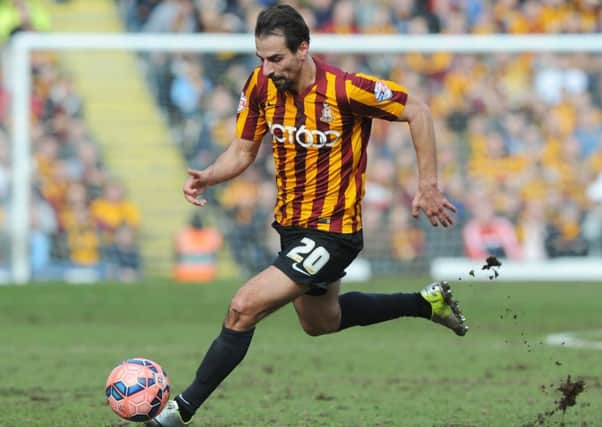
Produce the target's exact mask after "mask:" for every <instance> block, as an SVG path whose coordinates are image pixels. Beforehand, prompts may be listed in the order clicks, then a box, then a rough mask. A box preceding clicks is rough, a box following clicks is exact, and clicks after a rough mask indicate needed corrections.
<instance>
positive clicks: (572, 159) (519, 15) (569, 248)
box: [117, 0, 602, 269]
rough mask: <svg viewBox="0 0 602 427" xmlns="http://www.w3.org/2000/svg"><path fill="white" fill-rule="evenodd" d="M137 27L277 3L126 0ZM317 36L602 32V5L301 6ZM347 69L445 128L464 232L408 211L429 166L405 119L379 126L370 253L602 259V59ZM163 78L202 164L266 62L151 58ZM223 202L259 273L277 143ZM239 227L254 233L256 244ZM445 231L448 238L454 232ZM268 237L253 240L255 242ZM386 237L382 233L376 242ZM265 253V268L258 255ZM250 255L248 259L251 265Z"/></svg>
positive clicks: (398, 61) (411, 258)
mask: <svg viewBox="0 0 602 427" xmlns="http://www.w3.org/2000/svg"><path fill="white" fill-rule="evenodd" d="M117 2H118V4H119V6H120V9H121V11H122V16H123V18H124V22H125V23H126V26H127V28H128V29H129V31H132V32H149V33H156V32H169V33H194V32H228V33H232V32H252V31H253V29H254V23H255V19H256V16H257V14H258V13H259V11H260V10H261V9H262V8H263V7H265V6H268V5H270V4H273V3H274V2H273V1H270V0H257V1H251V0H202V1H200V0H162V1H157V0H155V1H153V0H117ZM289 3H291V4H293V5H295V6H297V7H298V9H299V10H300V11H301V13H302V15H303V16H304V18H305V20H306V22H307V23H308V25H309V26H310V29H311V31H312V33H313V34H316V33H336V34H350V33H353V34H374V33H380V34H407V35H412V34H427V33H437V34H494V33H502V34H540V33H551V34H555V33H599V32H600V31H601V30H602V8H601V6H600V3H599V2H598V1H594V0H574V1H561V0H501V1H488V0H465V1H460V0H430V1H419V0H391V1H378V0H372V1H354V0H338V1H337V0H303V1H302V0H299V1H292V2H289ZM322 58H323V59H324V60H326V61H329V62H333V63H336V64H338V65H340V66H341V67H343V68H344V69H345V70H347V71H356V72H367V73H372V74H375V75H377V76H380V77H383V78H388V79H391V80H394V81H396V82H399V83H401V84H403V85H404V86H405V87H407V88H408V90H409V91H410V92H411V93H413V94H416V95H417V96H419V97H421V98H423V99H425V100H426V101H427V102H428V104H429V105H430V107H431V109H432V112H433V114H434V117H435V121H436V128H437V129H436V131H437V138H438V146H439V164H440V170H441V182H442V185H443V186H444V189H445V191H446V192H447V194H448V196H449V197H450V198H451V199H452V200H453V202H454V203H455V204H456V205H457V206H458V220H459V227H456V228H455V230H454V231H451V232H446V233H438V232H434V231H433V230H431V229H430V227H428V226H426V224H425V223H423V222H420V221H419V222H416V221H415V220H413V219H412V218H411V216H410V215H409V211H410V208H409V207H410V203H411V199H412V197H413V194H414V190H415V188H416V166H415V158H414V154H413V148H412V144H411V141H410V139H409V132H408V131H407V129H406V128H405V125H403V124H396V123H395V124H390V123H386V122H382V121H374V123H373V132H372V139H371V141H370V145H369V165H368V172H367V192H366V198H365V203H364V221H365V224H364V227H365V231H366V234H368V235H370V237H371V238H370V239H367V242H366V244H367V247H366V250H365V251H364V254H365V256H366V257H367V258H369V259H371V260H372V261H373V263H374V265H376V266H377V268H378V266H379V265H380V266H381V267H382V268H383V269H390V268H391V266H395V265H398V266H399V265H402V266H404V265H405V266H412V265H422V266H423V265H424V261H425V260H426V259H428V258H429V257H431V256H434V255H447V256H450V255H463V254H466V255H468V256H469V257H472V258H475V259H483V258H484V257H485V255H486V254H494V255H496V256H502V257H508V258H513V259H528V260H536V259H545V258H552V257H558V256H586V255H597V256H600V255H602V56H600V55H595V54H579V53H575V54H568V55H560V54H543V53H532V54H531V53H528V54H487V55H485V54H484V55H458V54H450V53H445V52H441V53H435V54H420V53H411V54H405V55H356V56H348V55H326V56H324V55H322ZM145 64H146V67H145V68H146V70H147V76H148V78H149V82H150V84H151V86H152V88H153V91H154V93H155V95H156V99H157V102H158V103H159V104H160V105H161V107H162V108H163V111H165V113H166V116H167V117H168V120H169V122H170V124H171V127H172V129H173V131H174V135H175V136H176V138H177V141H178V143H179V146H180V147H181V150H182V154H183V155H184V156H185V157H186V159H187V161H188V163H189V164H190V166H192V167H197V168H201V167H204V166H206V165H207V164H208V163H209V162H211V161H212V160H213V159H214V158H215V156H216V155H217V154H219V153H220V152H221V151H222V150H223V149H224V147H225V146H227V144H228V143H229V142H230V138H231V136H232V134H233V129H234V122H235V110H236V108H235V107H236V101H237V99H238V96H239V93H240V90H241V87H242V84H243V83H244V81H245V79H246V77H247V76H248V74H249V72H250V71H251V69H252V68H253V67H255V66H257V65H258V64H257V60H256V59H255V58H251V57H250V56H247V55H234V54H230V53H227V52H225V53H223V54H220V55H208V54H204V55H197V54H169V55H163V54H161V55H149V56H146V57H145ZM264 145H265V147H264V149H262V150H261V152H260V155H259V158H258V160H257V161H256V165H255V167H254V168H253V169H252V170H250V171H248V172H247V173H245V175H243V177H242V178H241V179H238V180H236V181H234V182H232V183H230V184H227V185H225V186H222V188H221V190H220V191H219V193H216V194H215V195H214V197H215V199H216V201H217V202H218V203H219V204H220V206H221V207H223V209H224V210H225V211H226V212H227V213H228V214H229V216H228V218H230V220H231V221H232V222H233V223H235V224H236V225H237V229H236V230H237V231H236V232H234V233H231V234H232V235H231V236H229V240H230V241H231V242H236V241H237V239H238V240H240V241H239V242H238V243H237V244H234V245H233V247H234V248H237V249H238V250H239V252H241V253H240V254H239V255H238V256H237V258H239V260H240V262H241V263H243V264H244V263H245V262H246V263H247V265H249V268H250V269H253V268H254V265H256V263H257V262H259V261H260V260H262V259H264V258H267V257H269V256H270V251H271V250H272V249H273V245H272V244H271V242H266V243H265V245H263V246H262V245H261V244H260V246H261V247H260V248H259V250H256V251H255V252H251V251H247V250H245V247H246V245H248V244H249V242H252V243H251V244H252V245H253V246H254V247H255V245H256V244H257V242H263V241H265V238H264V236H265V235H266V232H265V230H266V227H267V225H266V224H267V223H268V222H269V221H268V220H269V218H270V217H271V213H270V211H271V208H272V206H271V204H272V200H273V199H272V198H271V197H268V196H266V194H273V184H272V169H273V167H272V164H271V157H270V146H269V144H264ZM241 230H244V233H247V234H243V233H242V232H241ZM442 234H445V236H442ZM249 235H251V236H254V237H252V238H249V237H248V236H249ZM377 236H379V237H377ZM249 253H256V254H257V257H258V258H259V259H249V257H248V254H249ZM245 254H246V260H245Z"/></svg>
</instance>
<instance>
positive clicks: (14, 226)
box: [10, 32, 602, 283]
mask: <svg viewBox="0 0 602 427" xmlns="http://www.w3.org/2000/svg"><path fill="white" fill-rule="evenodd" d="M38 50H56V51H67V50H69V51H77V50H80V51H94V50H123V51H132V52H153V51H154V52H157V51H162V52H196V53H199V54H201V53H219V52H228V53H246V54H253V53H254V52H255V46H254V38H253V35H252V34H208V33H203V34H194V35H158V34H113V33H111V34H96V33H85V34H77V33H68V34H65V33H63V34H62V33H54V34H44V33H26V32H24V33H19V34H17V35H15V37H14V38H13V39H12V42H11V44H10V64H11V65H10V79H11V81H12V85H11V88H12V89H13V96H12V101H11V104H12V105H11V107H12V135H11V139H12V147H13V149H12V168H13V172H12V173H13V181H12V201H11V212H10V217H11V229H10V238H11V242H10V247H11V252H12V256H11V264H12V265H11V269H10V270H11V271H10V276H11V281H12V282H14V283H26V282H27V281H28V280H29V279H30V274H31V273H30V267H29V263H28V244H27V242H28V226H29V225H28V223H29V221H28V218H29V197H30V186H31V173H32V158H31V147H30V128H29V126H30V94H31V89H32V88H31V76H30V59H31V53H32V52H34V51H38ZM311 50H312V51H313V52H316V53H333V54H404V53H409V52H421V53H433V52H450V53H463V54H479V53H522V52H535V53H538V52H550V53H575V52H588V53H600V52H601V51H602V35H601V34H570V35H568V34H562V35H560V34H556V35H523V36H518V35H412V36H408V35H323V34H316V35H313V36H312V40H311Z"/></svg>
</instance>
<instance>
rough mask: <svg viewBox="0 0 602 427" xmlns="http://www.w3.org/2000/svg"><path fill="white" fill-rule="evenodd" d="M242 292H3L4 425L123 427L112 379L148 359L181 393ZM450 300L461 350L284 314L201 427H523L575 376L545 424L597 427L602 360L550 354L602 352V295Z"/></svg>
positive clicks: (528, 290)
mask: <svg viewBox="0 0 602 427" xmlns="http://www.w3.org/2000/svg"><path fill="white" fill-rule="evenodd" d="M422 282H423V281H420V280H415V281H412V280H407V281H404V282H403V283H401V284H400V283H396V282H394V281H378V282H375V283H372V284H369V285H368V284H363V285H355V284H353V285H352V284H348V285H346V288H347V289H360V290H361V289H363V290H369V291H373V292H388V291H393V290H397V289H401V290H414V289H418V288H419V287H421V286H422ZM236 286H237V285H236V284H235V283H227V282H221V283H216V284H212V285H206V286H187V285H176V284H172V283H168V282H156V283H144V284H136V285H115V284H103V285H97V286H73V285H71V286H69V285H60V284H55V285H37V286H23V287H0V363H1V369H2V371H1V372H2V374H0V396H2V399H3V402H2V403H3V404H2V408H3V409H2V411H0V426H2V427H5V426H6V427H21V426H43V427H49V426H52V427H55V426H65V427H69V426H78V427H80V426H82V427H83V426H85V427H88V426H90V427H98V426H113V427H115V426H125V425H129V424H127V423H125V422H123V421H121V420H119V419H118V418H117V416H115V415H114V414H113V413H112V412H111V411H110V409H109V408H108V406H107V405H106V403H105V401H104V383H105V379H106V375H107V374H108V373H109V372H110V370H111V369H112V368H113V366H114V365H115V364H116V363H118V362H119V361H121V360H122V359H124V358H128V357H136V356H142V357H147V358H151V359H154V360H156V361H158V362H159V363H161V364H162V365H163V367H164V368H165V369H166V370H167V372H168V373H169V374H170V377H171V382H172V386H173V389H174V390H175V391H179V390H181V389H182V387H184V386H186V385H187V384H188V381H189V380H190V379H191V377H192V375H193V373H194V370H195V369H196V366H197V364H198V361H199V360H200V358H201V357H202V355H203V354H204V351H205V350H206V349H207V347H208V346H209V344H210V342H211V341H212V339H213V338H214V337H215V335H216V334H217V333H218V332H219V328H220V323H221V321H222V318H223V315H224V313H225V309H226V305H227V303H228V300H229V298H230V296H231V295H232V293H233V292H234V290H235V289H236ZM454 291H455V294H456V295H457V297H458V298H459V299H460V300H461V303H462V305H463V307H464V310H465V312H466V315H467V317H468V319H469V324H470V327H471V330H470V332H469V334H468V335H467V336H466V337H464V338H457V337H456V336H455V335H453V334H452V333H451V332H449V331H447V330H445V329H443V328H441V327H439V326H437V325H434V324H432V323H430V322H427V321H424V320H420V319H401V320H397V321H392V322H388V323H386V324H381V325H377V326H372V327H369V328H354V329H350V330H347V331H345V332H343V333H340V334H336V335H331V336H325V337H318V338H311V337H309V336H306V335H304V334H303V332H302V331H301V329H300V328H299V327H298V325H297V321H296V318H295V315H294V312H293V310H292V308H291V307H285V308H284V309H282V310H280V311H279V312H277V313H276V314H274V315H272V316H271V317H269V318H268V319H266V320H264V321H263V323H262V324H261V325H260V327H259V328H258V330H257V332H256V334H255V338H254V340H253V344H252V347H251V349H250V351H249V353H248V355H247V357H246V359H245V360H244V362H243V363H242V365H241V366H240V367H239V368H238V369H237V370H236V371H235V372H234V373H233V375H232V376H231V377H230V378H228V379H227V380H226V381H225V382H224V384H222V386H221V387H220V388H218V390H217V391H216V393H215V394H214V395H213V396H212V397H211V398H210V400H209V401H207V402H206V404H205V405H204V406H203V408H202V409H201V410H200V411H199V413H198V417H197V419H196V423H195V424H194V425H195V426H251V427H261V426H310V427H315V426H345V427H347V426H348V427H351V426H358V427H360V426H362V427H363V426H404V427H405V426H420V427H423V426H447V427H450V426H456V427H460V426H464V427H466V426H502V427H507V426H521V425H524V424H527V423H529V422H534V421H536V420H537V416H538V414H540V413H543V412H545V411H549V410H551V409H553V408H554V406H555V404H554V401H555V400H557V399H558V398H559V397H560V394H559V393H558V392H557V391H555V390H554V388H555V387H556V386H558V385H559V384H560V383H561V382H562V381H563V380H565V379H566V377H567V375H571V376H572V378H573V379H576V378H582V379H584V381H585V387H586V388H585V391H584V392H583V393H582V394H581V395H580V396H579V397H578V399H577V405H576V406H574V407H571V408H569V409H568V410H567V411H566V413H565V414H564V416H563V415H562V414H556V415H554V416H553V417H551V418H548V419H547V420H546V424H545V425H561V424H560V423H562V422H563V423H564V425H567V426H585V425H587V426H600V425H602V421H600V420H602V363H600V360H601V359H600V357H601V356H602V352H601V351H600V350H594V349H574V348H568V347H567V346H558V347H552V346H548V345H546V344H545V343H544V339H545V336H546V335H547V334H549V333H558V332H563V331H583V332H584V334H583V337H584V338H586V339H593V340H597V341H598V342H599V341H600V340H601V338H600V337H601V335H600V333H599V332H594V331H596V330H597V331H599V330H600V328H601V327H600V325H601V322H600V317H599V316H600V309H601V308H602V302H601V301H602V286H600V285H599V284H572V285H568V284H504V283H501V282H489V283H467V282H460V283H458V284H456V285H455V287H454Z"/></svg>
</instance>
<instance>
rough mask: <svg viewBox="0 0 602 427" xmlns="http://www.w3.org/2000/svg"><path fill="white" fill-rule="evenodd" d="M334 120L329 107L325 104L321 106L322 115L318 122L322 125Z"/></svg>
mask: <svg viewBox="0 0 602 427" xmlns="http://www.w3.org/2000/svg"><path fill="white" fill-rule="evenodd" d="M333 120H334V117H333V116H332V110H331V109H330V105H328V104H327V103H326V102H325V103H324V104H323V106H322V115H321V116H320V121H321V122H324V123H330V122H332V121H333Z"/></svg>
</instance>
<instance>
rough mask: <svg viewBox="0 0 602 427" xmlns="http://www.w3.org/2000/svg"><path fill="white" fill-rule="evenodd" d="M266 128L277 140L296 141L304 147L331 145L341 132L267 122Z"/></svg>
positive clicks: (336, 140)
mask: <svg viewBox="0 0 602 427" xmlns="http://www.w3.org/2000/svg"><path fill="white" fill-rule="evenodd" d="M268 128H269V129H270V132H271V133H272V135H273V136H274V140H276V141H277V142H281V143H289V144H294V143H297V144H299V145H300V146H302V147H305V148H308V147H314V148H322V147H332V146H333V145H335V144H337V143H338V142H339V140H340V139H341V132H339V131H338V130H325V131H322V130H317V129H308V128H306V127H305V125H303V126H301V127H299V128H297V127H296V126H285V125H280V124H277V123H276V124H272V123H268Z"/></svg>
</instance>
